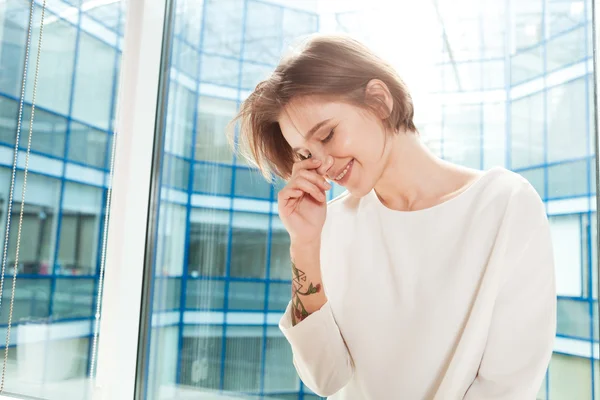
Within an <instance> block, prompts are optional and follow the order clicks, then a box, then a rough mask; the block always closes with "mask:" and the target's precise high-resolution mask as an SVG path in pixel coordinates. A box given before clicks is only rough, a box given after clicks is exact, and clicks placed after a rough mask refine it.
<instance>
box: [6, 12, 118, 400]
mask: <svg viewBox="0 0 600 400" xmlns="http://www.w3.org/2000/svg"><path fill="white" fill-rule="evenodd" d="M107 3H110V4H107ZM29 6H30V3H29V2H22V1H14V0H9V1H5V2H2V3H0V165H1V166H0V237H2V238H4V237H5V233H6V229H7V222H8V218H10V230H9V232H8V234H9V240H8V249H7V254H6V261H7V264H6V275H5V277H4V287H3V292H2V312H0V325H1V330H2V331H3V332H4V331H6V329H7V325H8V322H9V321H8V319H9V312H8V309H9V307H10V303H11V300H12V301H13V306H14V311H13V316H12V321H11V324H12V325H11V335H10V343H9V346H10V347H9V350H8V358H7V360H6V361H7V362H6V374H5V376H4V377H3V380H4V378H6V379H5V383H6V386H5V388H4V390H5V391H6V392H9V393H11V394H13V395H15V396H18V397H23V398H25V397H26V398H32V399H48V400H53V399H61V400H82V399H90V398H91V396H90V392H89V390H88V389H89V388H90V387H93V386H94V383H93V382H90V373H91V371H92V369H91V361H92V359H93V358H94V357H95V355H94V354H93V346H92V344H93V338H94V336H95V335H96V334H97V332H96V331H95V325H96V321H97V320H96V308H97V305H98V302H99V301H100V300H101V299H99V297H98V292H99V291H98V282H99V276H100V265H101V254H102V236H103V232H104V218H105V216H106V215H105V213H106V210H105V207H106V195H107V184H108V180H107V179H106V175H107V173H108V160H109V159H110V156H111V154H110V152H111V145H112V140H111V138H112V129H113V128H114V126H113V122H114V119H115V113H114V112H115V104H116V103H117V101H116V100H117V99H116V97H117V93H116V88H117V77H118V74H119V68H120V60H121V47H120V45H119V42H120V40H121V39H120V38H119V32H121V28H122V24H123V21H124V18H125V6H124V2H121V1H118V0H117V1H110V2H93V1H71V2H64V1H60V0H49V1H47V2H46V6H47V8H46V10H45V13H44V24H43V32H42V31H41V26H42V24H41V16H42V2H35V7H34V14H33V24H32V26H31V43H30V48H29V59H28V63H27V67H28V70H27V71H26V72H27V77H26V81H25V94H24V97H23V99H21V92H22V91H21V86H22V81H23V75H24V71H23V68H24V65H25V63H24V60H25V54H26V51H27V37H28V22H29V16H30V15H29V10H30V7H29ZM41 33H43V35H42V41H41V48H39V50H40V51H39V55H40V63H39V68H36V63H37V55H38V47H39V46H40V45H39V39H40V34H41ZM36 69H37V70H38V73H39V75H38V81H37V87H36V88H35V89H36V92H35V103H34V105H35V114H34V118H33V126H32V127H31V128H32V136H31V157H30V159H29V165H28V173H27V187H26V194H25V201H24V202H23V201H22V198H21V192H22V189H23V185H24V177H25V176H24V175H25V174H24V163H23V161H24V159H25V157H24V156H25V154H24V153H25V151H26V149H27V141H28V136H29V130H30V119H31V113H32V108H33V107H32V101H33V94H34V78H35V72H36ZM21 100H23V102H24V104H23V113H22V120H21V137H20V143H19V147H20V151H21V153H22V154H21V156H20V159H21V161H20V162H19V164H18V168H17V170H18V172H17V174H16V178H15V186H14V198H13V203H12V212H11V213H10V215H8V208H9V202H8V198H9V190H10V186H11V173H12V171H11V167H12V158H13V153H12V150H13V149H14V146H15V138H16V133H17V126H18V123H19V121H18V118H19V103H20V102H21ZM21 212H22V213H23V223H22V226H21V229H22V230H21V241H20V246H19V253H18V262H17V261H16V258H17V253H16V247H17V246H16V244H17V236H18V228H19V216H20V213H21ZM3 250H4V246H3V244H2V246H0V256H2V254H1V253H2V252H3ZM15 271H16V272H17V273H18V274H17V279H16V284H15V288H16V289H15V293H14V298H12V299H11V294H12V293H11V292H12V291H11V285H12V276H13V272H15ZM0 347H1V348H2V352H1V355H0V363H4V360H3V358H4V349H5V347H6V341H5V339H4V336H3V339H2V342H1V343H0ZM3 394H4V393H3Z"/></svg>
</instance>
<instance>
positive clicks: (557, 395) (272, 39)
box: [0, 0, 600, 400]
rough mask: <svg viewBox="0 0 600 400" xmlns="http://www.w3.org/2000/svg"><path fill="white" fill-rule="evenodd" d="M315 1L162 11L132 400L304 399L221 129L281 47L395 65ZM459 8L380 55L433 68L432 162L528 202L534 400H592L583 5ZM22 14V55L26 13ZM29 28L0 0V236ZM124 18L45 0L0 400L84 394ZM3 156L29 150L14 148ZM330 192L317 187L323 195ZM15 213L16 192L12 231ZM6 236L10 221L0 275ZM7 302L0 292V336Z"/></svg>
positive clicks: (247, 183)
mask: <svg viewBox="0 0 600 400" xmlns="http://www.w3.org/2000/svg"><path fill="white" fill-rule="evenodd" d="M323 1H325V0H322V1H321V2H319V1H316V0H315V1H312V0H309V1H298V2H294V1H274V0H273V1H266V0H177V1H175V6H174V20H173V21H172V22H173V24H172V26H173V35H172V41H171V43H170V46H169V48H170V64H169V66H168V95H167V97H168V98H167V106H166V107H165V110H163V111H164V112H165V113H166V118H165V121H164V122H165V123H164V126H163V127H159V128H161V129H164V140H163V142H162V143H160V146H159V147H160V151H161V157H160V158H161V166H160V168H161V170H160V200H159V204H158V219H157V221H158V222H157V226H156V237H155V239H154V241H155V244H156V246H155V252H154V254H153V263H152V265H153V271H152V272H153V273H152V277H153V279H152V290H151V296H152V301H151V304H152V307H151V310H148V311H149V312H151V315H152V318H151V327H150V329H149V332H145V334H147V335H148V338H149V346H148V349H147V351H148V362H147V365H146V366H145V371H146V376H145V377H146V379H145V380H144V384H145V385H146V393H147V398H149V399H171V398H187V397H186V396H188V397H189V396H196V395H198V393H200V392H208V393H210V394H211V395H213V394H215V393H219V396H222V397H223V398H227V396H228V395H231V396H234V395H235V396H240V395H241V396H245V397H247V398H273V399H282V400H283V399H312V398H315V399H316V398H317V396H315V395H314V394H312V393H311V392H310V390H309V389H307V388H306V387H305V386H304V385H303V384H302V383H301V382H300V380H299V379H298V377H297V375H296V373H295V370H294V367H293V365H292V355H291V350H290V348H289V345H288V344H287V342H286V340H285V338H284V337H283V335H282V334H281V332H280V331H279V329H278V328H277V323H278V320H279V318H280V316H281V314H282V312H283V310H284V309H285V307H286V305H287V303H288V301H289V297H290V291H291V288H290V270H289V269H290V266H289V253H288V250H289V249H288V247H289V239H288V235H287V233H286V231H285V229H284V227H283V225H282V223H281V221H280V219H279V218H278V216H277V207H276V204H275V202H276V195H277V191H278V189H279V188H280V187H281V186H282V183H281V182H276V183H275V184H274V185H270V184H268V183H267V182H265V180H264V179H263V178H262V176H261V175H260V174H259V173H258V172H257V171H256V170H255V169H253V168H252V167H250V166H249V165H247V164H246V163H245V161H243V160H241V159H238V158H237V157H236V156H235V155H234V154H233V153H232V151H231V150H230V147H229V145H228V143H227V139H226V136H225V129H226V126H227V124H228V122H229V121H230V119H231V118H232V117H233V116H234V115H235V113H236V110H237V108H238V106H239V103H240V101H242V100H243V99H244V98H245V97H246V96H247V95H248V93H249V92H250V91H251V90H252V88H253V87H254V86H255V85H256V83H257V82H258V81H260V80H261V79H262V78H264V77H266V76H267V75H268V73H269V72H270V71H272V70H273V69H274V68H275V66H276V65H277V63H278V60H279V57H280V56H281V54H282V53H283V52H285V51H286V50H287V49H288V48H289V46H290V45H292V44H293V43H294V42H295V41H296V40H297V39H298V38H299V37H302V36H304V35H307V34H311V33H314V32H319V31H332V30H333V31H343V32H349V33H351V34H355V35H358V36H359V37H361V38H363V39H364V40H365V41H366V42H367V43H368V44H369V45H372V46H374V47H382V46H383V47H387V48H388V52H391V53H394V52H396V50H395V49H394V47H393V45H392V44H391V43H389V44H386V45H385V46H384V45H382V44H381V35H378V33H381V32H382V30H384V28H386V25H385V24H380V25H377V24H376V23H374V22H373V21H379V20H380V19H381V18H384V15H385V14H386V8H385V7H386V6H387V5H386V6H384V7H382V8H380V9H377V8H375V9H373V8H370V7H368V5H367V3H368V2H362V3H363V4H362V5H361V6H357V8H356V9H344V10H339V11H338V10H330V9H327V10H325V11H324V9H323V8H322V7H321V3H323ZM462 2H464V3H465V4H463V5H464V7H463V8H461V11H460V12H459V11H456V10H457V9H458V8H459V7H456V5H455V3H454V2H451V1H439V2H437V3H438V10H434V11H435V12H436V13H437V14H438V15H439V18H438V19H434V20H435V23H434V24H433V25H431V26H427V28H426V29H427V30H430V31H431V32H434V36H435V37H434V38H433V39H432V40H430V41H428V42H426V43H428V44H427V47H426V48H425V49H424V53H427V54H426V55H414V56H413V57H408V56H407V57H406V58H405V59H402V60H401V61H402V62H398V65H397V66H398V68H399V69H400V70H402V68H403V67H404V66H403V65H402V63H410V62H413V61H414V62H417V61H418V60H417V59H419V57H421V58H422V59H426V60H429V61H431V62H430V65H428V70H430V71H433V72H432V73H431V74H430V75H427V77H426V78H427V79H426V80H427V81H428V86H427V87H424V86H423V87H422V86H419V84H418V83H415V84H411V81H410V80H408V83H409V86H410V87H411V89H412V91H413V92H414V93H415V94H417V95H418V96H415V98H416V99H420V98H426V99H427V102H424V101H416V108H417V125H418V128H419V130H420V132H421V134H422V136H423V139H424V141H425V142H426V143H427V144H428V146H430V148H431V149H432V150H433V151H434V152H436V153H437V154H439V155H440V156H442V157H443V158H445V159H447V160H450V161H453V162H456V163H459V164H462V165H466V166H469V167H473V168H480V169H487V168H489V167H492V166H497V165H500V166H504V167H506V168H509V169H512V170H514V171H516V172H518V173H520V174H521V175H523V176H524V177H525V178H527V179H528V180H529V181H530V182H531V183H532V184H533V185H534V187H535V188H536V189H537V190H538V192H539V194H540V196H541V197H542V198H543V199H544V201H545V203H546V207H547V212H548V215H549V217H550V221H551V224H552V233H553V237H554V242H555V257H556V265H557V269H556V272H557V278H558V291H559V298H558V334H557V341H556V346H555V350H556V351H555V354H554V356H553V359H552V363H551V365H550V368H549V370H548V374H547V377H546V380H545V382H544V385H543V387H542V388H541V390H540V394H539V396H538V398H539V399H544V400H546V399H549V398H551V399H553V400H555V399H569V400H570V399H583V400H585V399H595V398H596V399H600V389H599V388H598V386H599V385H600V364H599V363H598V328H597V327H598V313H597V307H598V306H597V298H598V293H597V273H596V271H597V262H596V260H597V249H596V239H597V226H596V214H595V180H596V177H595V176H594V163H595V158H594V157H595V152H594V139H593V138H594V132H593V116H594V109H593V101H592V100H593V69H592V61H591V58H592V40H591V28H592V24H591V2H590V1H589V0H585V1H581V0H561V1H557V0H535V1H533V0H527V1H522V2H509V1H492V0H486V1H480V2H474V1H467V0H462ZM461 4H462V3H461ZM35 10H36V13H35V14H34V23H33V25H32V26H33V31H32V48H31V54H33V55H35V53H36V51H37V48H36V46H37V36H36V35H38V36H39V28H40V23H39V19H40V6H39V5H36V7H35ZM405 11H406V10H405ZM28 13H29V5H28V4H27V2H22V1H17V0H9V1H8V2H4V3H2V4H0V234H2V237H3V236H4V235H3V233H4V232H5V229H6V220H7V218H6V217H7V213H8V195H9V189H10V181H11V170H10V168H11V167H12V150H13V148H14V147H15V132H16V130H17V123H18V113H19V100H20V94H21V93H20V92H21V80H22V75H23V59H24V56H25V49H26V40H27V27H28V18H29V14H28ZM388 13H389V11H388ZM124 20H125V4H124V3H123V2H120V1H104V2H97V1H85V0H83V1H82V0H77V1H75V0H50V1H48V9H47V11H46V22H45V24H44V32H43V44H42V52H41V58H42V62H41V68H40V76H39V84H38V96H37V101H36V110H35V120H34V127H33V128H34V129H33V132H34V137H33V144H32V150H31V153H32V156H31V157H32V158H31V164H30V169H29V176H28V187H27V197H26V202H25V206H24V218H23V225H22V229H23V233H22V235H23V240H22V243H21V250H20V257H19V264H18V266H17V268H18V272H19V278H18V281H17V291H16V296H15V301H14V314H13V328H15V327H16V329H14V331H13V339H12V340H11V345H10V348H9V353H8V354H9V364H8V375H7V390H8V391H12V392H15V393H19V394H25V395H30V396H34V397H39V398H49V399H50V398H52V399H54V398H56V399H59V398H60V399H82V398H84V397H85V384H84V382H85V378H86V377H87V375H88V374H89V371H90V362H91V356H90V354H91V351H92V340H91V339H92V337H93V333H94V331H93V329H94V327H93V321H94V314H95V312H96V311H95V310H96V305H97V296H96V293H97V290H98V287H97V286H98V282H99V268H100V259H101V248H102V233H103V228H104V225H103V221H104V217H105V202H106V194H107V186H108V179H107V175H108V172H109V168H110V156H111V147H112V142H113V140H112V138H113V133H112V132H113V129H114V119H115V109H116V93H117V86H118V83H119V82H118V76H119V67H120V62H121V55H122V51H121V47H122V42H123V32H124ZM332 21H333V22H332ZM369 21H371V22H369ZM423 24H425V21H424V22H423ZM386 35H389V33H386ZM399 40H407V41H409V39H408V38H406V39H403V38H401V39H399ZM411 40H412V39H411ZM423 46H425V45H423ZM395 59H397V58H395ZM32 71H33V70H32V67H31V64H30V75H33V73H32ZM29 81H31V82H33V79H32V78H31V77H30V78H29ZM29 81H28V84H27V86H26V95H25V107H24V110H23V117H22V120H23V127H22V130H23V133H24V134H26V133H27V132H28V129H29V126H28V121H29V114H30V113H31V100H32V85H31V84H29ZM149 136H150V133H149ZM22 137H23V136H22ZM19 146H20V149H21V151H23V149H24V148H25V147H26V143H25V141H24V140H23V139H22V141H21V144H20V145H19ZM22 175H23V174H22V172H19V174H17V178H16V186H15V193H17V194H18V193H20V185H21V184H22V183H21V182H22V180H23V176H22ZM341 192H342V190H341V188H339V187H335V188H334V189H333V190H332V191H331V193H330V196H331V197H332V198H333V197H334V196H337V195H338V194H340V193H341ZM20 211H21V203H20V197H19V196H17V195H16V196H15V201H14V203H13V206H12V211H11V213H12V219H13V221H15V220H16V219H18V217H19V213H20ZM16 229H17V224H16V223H13V224H12V225H11V230H10V238H11V240H10V241H9V246H8V253H7V260H8V263H7V265H8V270H7V271H8V272H7V275H6V276H7V278H6V281H7V282H9V281H10V275H11V274H10V271H11V270H12V268H14V261H15V260H14V254H15V250H16V249H15V248H16V242H15V241H16V237H17V235H16V231H15V230H16ZM11 257H13V258H11ZM8 287H9V284H7V283H5V288H8ZM10 297H11V293H10V290H6V289H5V291H4V292H3V296H2V308H1V309H0V332H4V330H5V329H6V326H7V322H8V313H7V311H6V305H7V304H9V302H10ZM21 327H23V328H21ZM27 327H40V328H43V329H42V331H40V332H43V335H45V336H43V340H41V342H40V343H42V344H43V345H42V347H40V348H37V347H35V346H32V345H30V344H29V342H28V341H27V340H28V339H27V334H28V329H27ZM31 332H33V331H31ZM31 332H29V334H33V333H31ZM34 333H35V332H34ZM40 335H41V334H40ZM0 337H3V335H2V336H0ZM0 347H2V348H4V344H3V343H0ZM39 351H44V352H45V353H44V354H46V357H45V358H44V360H46V361H45V362H44V363H41V364H40V363H36V362H35V360H37V359H36V358H32V354H38V353H39Z"/></svg>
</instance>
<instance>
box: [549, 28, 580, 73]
mask: <svg viewBox="0 0 600 400" xmlns="http://www.w3.org/2000/svg"><path fill="white" fill-rule="evenodd" d="M585 36H586V30H585V28H584V27H581V28H578V29H575V30H573V31H569V32H567V33H564V34H562V35H560V36H558V37H556V38H553V39H551V40H550V41H549V42H548V44H547V46H548V54H547V57H548V60H547V63H548V64H547V68H548V70H550V71H553V70H555V69H557V68H560V67H565V66H568V65H572V64H575V63H576V62H579V61H583V60H584V59H585V56H586V51H587V48H586V37H585Z"/></svg>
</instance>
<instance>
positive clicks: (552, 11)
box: [547, 0, 585, 36]
mask: <svg viewBox="0 0 600 400" xmlns="http://www.w3.org/2000/svg"><path fill="white" fill-rule="evenodd" d="M547 7H548V20H549V21H548V25H549V27H548V30H549V32H548V34H549V35H550V36H555V35H556V34H558V33H561V32H564V31H566V30H568V29H570V28H573V27H575V26H577V25H579V24H580V23H582V22H583V21H584V20H585V4H584V2H583V1H582V0H567V1H563V0H551V1H548V3H547Z"/></svg>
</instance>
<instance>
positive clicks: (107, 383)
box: [93, 0, 169, 400]
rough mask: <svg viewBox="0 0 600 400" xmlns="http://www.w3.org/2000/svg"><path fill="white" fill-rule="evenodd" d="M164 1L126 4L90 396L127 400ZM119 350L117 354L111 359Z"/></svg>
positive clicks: (148, 209)
mask: <svg viewBox="0 0 600 400" xmlns="http://www.w3.org/2000/svg"><path fill="white" fill-rule="evenodd" d="M168 3H169V1H168V0H139V1H135V2H130V3H129V9H128V13H127V22H126V24H125V34H124V42H123V43H124V51H123V56H122V63H121V79H120V80H119V91H118V100H117V101H118V108H117V123H116V126H117V128H116V132H117V133H116V134H115V136H114V137H113V140H117V143H116V154H115V167H114V169H115V171H116V173H115V174H114V175H113V177H112V182H111V187H112V199H111V206H110V216H109V226H108V232H109V233H108V243H107V251H106V272H105V280H104V288H103V291H104V293H103V296H102V298H101V304H102V314H101V315H102V318H101V321H100V338H101V339H100V344H99V348H98V366H97V378H96V383H95V388H94V396H93V399H94V400H113V399H124V400H128V399H133V398H134V394H135V391H136V383H137V376H136V372H137V371H136V369H137V364H138V344H139V337H140V317H141V311H142V310H141V301H140V300H141V296H142V286H143V284H144V282H143V278H144V266H145V259H146V257H147V254H146V250H147V248H146V239H147V231H148V230H152V227H153V225H154V223H155V220H156V211H157V210H156V209H155V207H154V206H155V204H153V203H152V202H151V201H152V200H155V198H154V196H152V193H151V190H152V189H153V188H156V185H153V184H152V183H153V180H156V179H158V177H159V175H158V174H157V172H159V171H156V170H154V171H153V160H154V157H153V156H154V154H153V151H154V137H153V135H151V134H149V133H150V132H154V131H155V128H156V121H157V120H158V119H159V118H158V109H157V107H158V101H159V92H160V87H159V83H160V76H161V75H160V74H161V67H162V64H161V57H162V47H163V29H164V25H165V15H166V10H167V4H168ZM115 355H118V357H115Z"/></svg>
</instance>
